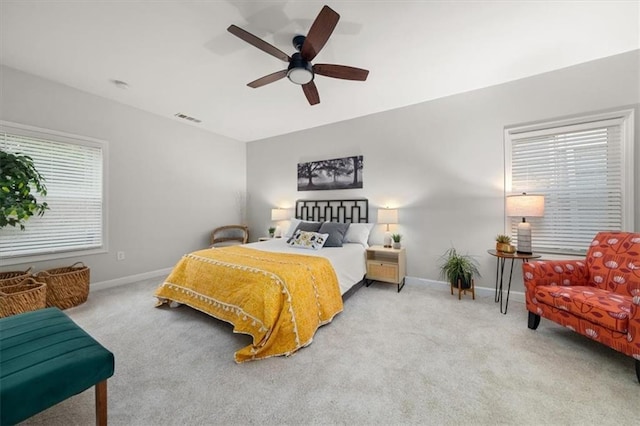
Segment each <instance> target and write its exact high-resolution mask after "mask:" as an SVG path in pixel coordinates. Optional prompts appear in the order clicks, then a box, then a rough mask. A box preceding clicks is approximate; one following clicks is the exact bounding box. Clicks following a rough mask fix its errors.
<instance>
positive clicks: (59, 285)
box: [34, 262, 89, 309]
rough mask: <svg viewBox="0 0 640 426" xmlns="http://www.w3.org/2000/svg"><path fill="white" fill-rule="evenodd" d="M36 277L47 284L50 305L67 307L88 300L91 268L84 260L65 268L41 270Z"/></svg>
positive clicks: (48, 303)
mask: <svg viewBox="0 0 640 426" xmlns="http://www.w3.org/2000/svg"><path fill="white" fill-rule="evenodd" d="M78 265H80V266H78ZM34 278H35V279H36V280H38V281H40V282H43V283H45V284H47V306H49V307H51V306H55V307H58V308H60V309H67V308H71V307H73V306H78V305H79V304H81V303H84V302H86V301H87V297H89V268H88V267H87V266H85V265H84V263H82V262H77V263H74V264H73V265H71V266H68V267H65V268H55V269H47V270H46V271H40V272H38V273H37V274H35V275H34Z"/></svg>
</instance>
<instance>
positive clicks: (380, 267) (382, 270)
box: [367, 261, 399, 284]
mask: <svg viewBox="0 0 640 426" xmlns="http://www.w3.org/2000/svg"><path fill="white" fill-rule="evenodd" d="M367 278H369V279H371V280H376V281H385V282H388V283H394V284H395V283H398V281H399V279H398V265H397V264H393V263H385V262H376V261H369V262H367Z"/></svg>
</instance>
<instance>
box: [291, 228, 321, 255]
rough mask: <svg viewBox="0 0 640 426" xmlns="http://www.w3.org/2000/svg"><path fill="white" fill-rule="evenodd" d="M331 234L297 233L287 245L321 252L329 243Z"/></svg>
mask: <svg viewBox="0 0 640 426" xmlns="http://www.w3.org/2000/svg"><path fill="white" fill-rule="evenodd" d="M328 236H329V234H319V233H317V232H307V231H300V230H298V231H296V233H295V234H294V235H293V237H291V239H290V240H289V241H287V244H289V245H290V246H291V247H300V248H306V249H312V250H320V249H321V248H322V246H324V243H325V242H326V241H327V237H328Z"/></svg>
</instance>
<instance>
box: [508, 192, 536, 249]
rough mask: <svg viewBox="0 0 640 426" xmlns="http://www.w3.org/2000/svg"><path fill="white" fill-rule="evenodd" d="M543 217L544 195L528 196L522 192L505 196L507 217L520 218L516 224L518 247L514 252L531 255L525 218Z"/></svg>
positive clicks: (529, 233) (529, 230) (529, 226)
mask: <svg viewBox="0 0 640 426" xmlns="http://www.w3.org/2000/svg"><path fill="white" fill-rule="evenodd" d="M543 215H544V195H528V194H527V193H525V192H523V193H522V194H519V195H508V196H507V216H517V217H521V218H522V222H520V223H519V224H518V237H517V238H518V247H517V248H516V251H517V252H518V253H522V254H531V253H533V251H532V250H531V224H530V223H529V222H527V221H526V220H525V218H526V217H542V216H543Z"/></svg>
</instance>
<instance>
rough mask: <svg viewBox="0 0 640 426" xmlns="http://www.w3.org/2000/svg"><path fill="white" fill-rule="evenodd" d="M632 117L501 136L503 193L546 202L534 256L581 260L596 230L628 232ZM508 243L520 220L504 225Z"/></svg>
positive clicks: (534, 224)
mask: <svg viewBox="0 0 640 426" xmlns="http://www.w3.org/2000/svg"><path fill="white" fill-rule="evenodd" d="M632 120H633V114H632V113H631V112H629V111H624V112H620V113H612V114H607V115H601V116H597V117H596V116H590V117H584V118H582V119H573V120H571V121H570V122H566V121H565V122H556V123H546V124H541V125H537V126H536V127H534V128H531V127H529V128H518V129H509V130H507V131H506V137H505V141H506V144H505V151H506V152H505V158H506V159H507V170H506V173H505V176H506V177H507V184H506V185H505V187H506V191H507V192H508V193H511V194H518V193H523V192H526V193H529V194H540V195H544V197H545V211H544V216H543V217H540V218H527V221H529V222H531V230H532V244H533V249H534V251H537V252H543V253H562V254H584V253H585V252H586V250H587V248H588V247H589V244H590V243H591V240H592V239H593V237H594V236H595V234H596V233H597V232H599V231H614V230H633V154H632V150H633V127H632ZM507 220H508V224H507V228H508V229H510V230H511V235H513V236H514V238H515V237H516V235H517V231H516V228H517V225H518V222H520V221H521V220H522V218H508V219H507Z"/></svg>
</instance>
